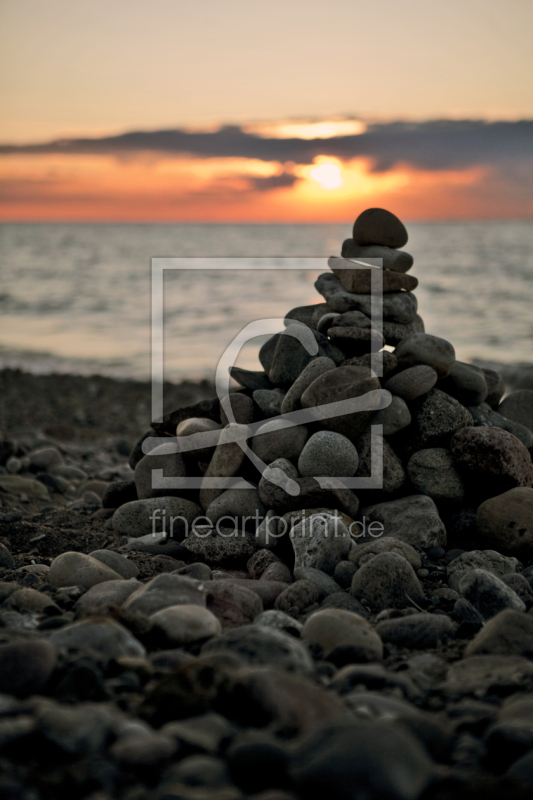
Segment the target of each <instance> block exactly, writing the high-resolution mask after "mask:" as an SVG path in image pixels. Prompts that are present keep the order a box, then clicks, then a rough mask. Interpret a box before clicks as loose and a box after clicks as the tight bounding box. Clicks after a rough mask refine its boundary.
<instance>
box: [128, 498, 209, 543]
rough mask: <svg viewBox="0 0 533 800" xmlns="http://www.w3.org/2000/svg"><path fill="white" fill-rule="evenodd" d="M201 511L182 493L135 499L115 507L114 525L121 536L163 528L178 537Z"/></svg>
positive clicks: (142, 533) (177, 538)
mask: <svg viewBox="0 0 533 800" xmlns="http://www.w3.org/2000/svg"><path fill="white" fill-rule="evenodd" d="M163 512H164V513H163ZM202 514H203V511H202V509H201V508H200V506H198V505H196V503H193V502H191V501H190V500H184V499H183V498H181V497H152V498H147V499H145V500H134V501H132V502H131V503H124V505H123V506H120V508H117V510H116V511H115V513H114V515H113V529H114V530H115V531H116V532H117V533H119V534H121V535H122V536H132V537H138V536H146V534H147V533H161V532H165V531H166V533H167V534H168V533H172V538H174V539H176V541H180V540H181V539H183V537H184V536H186V534H187V531H188V528H189V527H190V526H192V523H193V521H194V520H195V519H196V518H197V517H200V516H202ZM173 518H174V521H172V520H173Z"/></svg>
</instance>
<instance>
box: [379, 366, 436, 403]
mask: <svg viewBox="0 0 533 800" xmlns="http://www.w3.org/2000/svg"><path fill="white" fill-rule="evenodd" d="M437 379H438V375H437V373H436V371H435V370H434V369H433V367H428V366H426V365H425V364H419V365H418V366H416V367H408V368H407V369H403V370H402V371H401V372H397V373H396V375H393V376H392V378H389V379H388V380H387V382H386V383H384V384H383V388H384V389H387V391H389V392H390V393H391V394H393V395H397V396H398V397H401V398H402V399H403V400H406V401H408V402H410V401H412V400H416V398H417V397H421V396H422V395H424V394H427V393H428V392H429V391H430V390H431V389H433V387H434V386H435V384H436V383H437Z"/></svg>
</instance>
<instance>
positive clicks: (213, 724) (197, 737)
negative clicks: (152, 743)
mask: <svg viewBox="0 0 533 800" xmlns="http://www.w3.org/2000/svg"><path fill="white" fill-rule="evenodd" d="M161 733H164V734H165V735H166V736H171V737H172V738H173V739H175V740H176V741H178V742H179V743H180V744H184V745H185V746H186V747H187V749H188V750H189V749H190V750H192V751H193V752H201V753H218V751H219V750H220V749H221V747H223V746H224V745H225V744H227V742H229V741H231V739H232V738H233V736H234V735H235V727H234V726H233V725H232V724H231V723H230V722H228V720H227V719H225V717H223V716H222V715H221V714H217V713H215V712H210V713H207V714H200V715H199V716H197V717H192V718H191V719H186V720H179V721H178V720H176V721H174V722H168V723H167V724H166V725H164V726H163V728H162V729H161Z"/></svg>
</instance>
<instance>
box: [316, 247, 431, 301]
mask: <svg viewBox="0 0 533 800" xmlns="http://www.w3.org/2000/svg"><path fill="white" fill-rule="evenodd" d="M350 263H352V262H350V261H347V260H345V259H344V258H338V257H336V256H332V257H331V258H330V259H329V260H328V266H329V268H330V269H331V271H332V272H333V273H334V274H335V275H337V276H338V277H339V278H340V282H341V283H342V285H343V287H344V288H345V289H346V291H347V292H354V293H356V294H370V293H371V292H372V273H373V270H375V269H376V267H370V268H369V269H364V268H360V269H354V268H353V267H350ZM380 277H381V281H382V287H383V288H382V291H383V292H400V291H401V290H402V289H404V290H405V291H406V292H412V291H413V290H414V289H416V287H417V286H418V279H417V278H415V277H413V276H412V275H405V274H404V273H402V272H393V271H392V270H389V269H385V268H382V269H381V270H380Z"/></svg>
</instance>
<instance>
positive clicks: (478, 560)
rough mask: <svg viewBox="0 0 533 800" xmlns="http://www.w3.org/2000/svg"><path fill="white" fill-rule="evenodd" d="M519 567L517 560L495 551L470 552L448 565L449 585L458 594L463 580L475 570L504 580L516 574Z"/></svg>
mask: <svg viewBox="0 0 533 800" xmlns="http://www.w3.org/2000/svg"><path fill="white" fill-rule="evenodd" d="M517 567H518V561H517V559H516V558H509V557H506V556H502V555H501V554H500V553H497V552H496V551H495V550H470V551H469V552H466V553H462V554H461V555H460V556H458V557H457V558H454V559H453V561H451V562H450V563H449V564H448V568H447V577H448V585H449V586H450V588H451V589H454V590H455V591H456V592H458V591H459V585H460V583H461V579H462V578H463V576H464V575H466V573H467V572H470V571H471V570H473V569H482V570H485V572H490V573H491V574H492V575H496V577H497V578H503V576H504V575H512V574H514V573H515V572H516V569H517Z"/></svg>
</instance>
